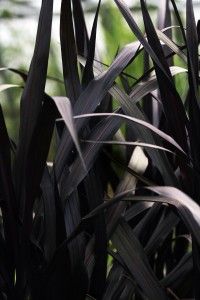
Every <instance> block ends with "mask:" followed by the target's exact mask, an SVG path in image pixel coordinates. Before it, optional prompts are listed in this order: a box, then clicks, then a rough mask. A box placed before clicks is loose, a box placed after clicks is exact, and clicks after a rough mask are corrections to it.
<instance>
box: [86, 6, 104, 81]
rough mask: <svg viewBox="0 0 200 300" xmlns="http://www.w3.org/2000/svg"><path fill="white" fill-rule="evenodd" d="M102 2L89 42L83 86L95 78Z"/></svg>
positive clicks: (97, 11) (98, 7)
mask: <svg viewBox="0 0 200 300" xmlns="http://www.w3.org/2000/svg"><path fill="white" fill-rule="evenodd" d="M100 5H101V0H99V2H98V6H97V10H96V14H95V18H94V22H93V26H92V32H91V36H90V42H89V52H88V56H87V60H86V65H85V68H84V72H83V78H82V84H83V86H87V84H88V83H89V82H90V81H91V80H92V79H93V78H94V74H93V61H94V56H95V45H96V33H97V22H98V16H99V10H100Z"/></svg>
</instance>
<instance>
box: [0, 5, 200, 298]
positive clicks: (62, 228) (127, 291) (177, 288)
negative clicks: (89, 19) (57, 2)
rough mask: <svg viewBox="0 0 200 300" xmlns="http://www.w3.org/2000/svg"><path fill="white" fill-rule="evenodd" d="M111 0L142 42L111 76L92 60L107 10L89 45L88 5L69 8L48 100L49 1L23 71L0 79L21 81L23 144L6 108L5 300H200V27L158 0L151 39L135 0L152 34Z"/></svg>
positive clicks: (2, 147)
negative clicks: (61, 88) (13, 133)
mask: <svg viewBox="0 0 200 300" xmlns="http://www.w3.org/2000/svg"><path fill="white" fill-rule="evenodd" d="M113 2H115V4H116V5H117V7H118V10H119V11H120V13H121V14H122V16H123V18H124V20H125V21H126V22H127V24H128V26H129V27H130V29H131V30H132V32H133V37H134V38H133V42H132V43H130V44H127V45H125V46H124V47H123V48H122V49H121V50H120V51H118V52H117V54H116V57H115V59H114V60H113V62H112V63H111V65H110V66H109V67H108V66H105V64H103V63H101V62H100V61H101V57H98V56H96V55H97V54H96V51H95V50H96V31H97V23H98V15H99V11H100V7H101V1H99V3H98V7H97V10H96V14H95V18H94V22H93V26H92V31H91V34H90V37H88V33H87V29H86V24H85V18H84V13H83V10H82V6H81V1H80V0H75V1H70V0H62V3H61V13H60V44H61V53H62V66H63V81H64V85H65V89H66V95H58V96H57V97H51V95H47V94H46V93H45V84H46V79H47V66H48V59H49V48H50V39H51V24H52V16H53V15H52V11H53V0H43V1H42V6H41V12H40V18H39V22H38V31H37V37H36V43H35V50H34V54H33V57H32V61H31V65H30V68H29V71H28V73H27V74H26V73H23V72H22V71H20V70H16V69H9V68H7V69H6V68H1V69H0V70H1V71H2V72H3V71H4V72H5V71H6V72H7V71H11V72H14V73H16V76H21V78H22V79H23V81H24V87H23V90H22V97H21V102H20V128H19V139H18V142H17V144H16V143H15V142H14V141H13V140H12V139H11V138H10V137H9V134H8V132H7V128H6V123H5V118H4V114H3V111H2V109H0V207H1V216H0V219H1V223H0V299H7V300H11V299H12V300H14V299H15V300H16V299H17V300H23V299H24V300H44V299H48V300H56V299H58V300H62V299H63V300H66V299H70V300H72V299H73V300H79V299H80V300H86V299H87V300H89V299H97V300H100V299H102V300H111V299H112V300H128V299H130V300H133V299H135V300H139V299H151V300H164V299H176V300H177V299H185V298H192V299H194V298H195V299H200V284H199V282H200V207H199V204H200V134H199V130H200V98H199V82H200V78H199V65H200V64H199V54H198V45H199V42H200V26H199V23H198V25H196V23H195V19H194V12H193V5H192V0H187V1H186V24H183V23H182V19H181V17H180V15H179V11H178V9H177V6H176V2H175V1H174V0H171V1H168V0H166V1H163V6H162V11H160V15H159V26H158V27H159V28H157V29H156V28H155V26H154V25H153V23H152V20H151V17H150V15H149V12H148V8H147V5H146V2H145V1H144V0H141V1H140V5H141V13H142V16H143V21H144V28H145V34H144V32H142V31H141V30H140V28H139V27H138V25H137V23H136V22H135V20H134V15H133V14H132V12H131V11H130V9H129V8H128V7H127V6H126V4H125V2H123V1H122V0H115V1H113ZM169 6H170V7H171V9H172V10H173V14H174V16H175V21H176V26H173V25H174V24H172V21H171V17H170V14H171V13H170V9H169ZM174 31H175V32H176V33H177V34H178V35H179V40H180V41H182V42H181V44H177V42H176V41H174V40H173V38H172V36H173V34H172V32H174ZM119 38H120V37H119ZM135 39H136V40H135ZM107 46H108V49H109V45H107ZM138 57H141V58H142V60H143V61H144V64H143V66H142V65H141V68H143V69H142V74H143V75H142V76H141V77H140V78H137V79H135V73H134V62H135V60H137V59H138ZM177 57H178V58H179V61H181V66H180V65H179V66H178V65H176V64H175V63H174V62H175V61H177ZM175 58H176V59H175ZM179 74H182V75H183V76H182V75H179ZM176 75H178V76H182V77H180V78H182V80H184V85H185V88H186V89H187V93H186V95H185V96H184V95H183V94H182V95H180V91H179V88H178V86H177V84H176V81H175V77H176ZM12 87H16V86H15V84H13V83H12V84H10V83H9V84H3V85H1V86H0V91H1V92H2V91H3V90H6V89H8V88H12ZM52 144H53V145H56V146H55V147H52ZM50 148H51V156H52V151H53V153H54V159H53V162H48V154H49V151H50ZM54 148H55V149H54Z"/></svg>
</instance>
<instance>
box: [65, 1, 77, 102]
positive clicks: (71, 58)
mask: <svg viewBox="0 0 200 300" xmlns="http://www.w3.org/2000/svg"><path fill="white" fill-rule="evenodd" d="M60 41H61V52H62V64H63V75H64V82H65V89H66V93H67V95H68V97H69V99H70V101H71V103H72V104H74V103H75V102H76V100H77V99H78V97H79V95H80V93H81V85H80V80H79V74H78V67H77V52H76V41H75V37H74V28H73V20H72V10H71V1H70V0H67V1H65V0H63V1H62V3H61V16H60Z"/></svg>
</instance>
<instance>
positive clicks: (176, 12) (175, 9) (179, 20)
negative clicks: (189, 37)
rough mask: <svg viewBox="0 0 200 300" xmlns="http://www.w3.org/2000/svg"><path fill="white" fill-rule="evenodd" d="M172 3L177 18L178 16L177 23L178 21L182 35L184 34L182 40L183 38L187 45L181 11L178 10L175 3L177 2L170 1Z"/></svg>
mask: <svg viewBox="0 0 200 300" xmlns="http://www.w3.org/2000/svg"><path fill="white" fill-rule="evenodd" d="M170 2H171V3H172V6H173V9H174V13H175V16H176V18H177V21H178V24H179V26H180V29H181V33H182V38H183V40H184V42H185V44H186V35H185V30H184V26H183V22H182V19H181V16H180V13H179V10H178V8H177V5H176V2H175V0H170Z"/></svg>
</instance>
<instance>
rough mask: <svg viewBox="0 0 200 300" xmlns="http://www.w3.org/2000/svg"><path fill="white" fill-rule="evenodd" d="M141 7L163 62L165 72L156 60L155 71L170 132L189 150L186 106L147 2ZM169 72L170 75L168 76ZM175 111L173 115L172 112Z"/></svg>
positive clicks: (152, 45)
mask: <svg viewBox="0 0 200 300" xmlns="http://www.w3.org/2000/svg"><path fill="white" fill-rule="evenodd" d="M141 8H142V13H143V19H144V25H145V29H146V33H147V38H148V42H149V44H150V45H151V47H152V49H153V50H154V52H155V53H156V55H157V57H158V58H159V61H160V62H161V64H162V67H163V69H164V70H165V72H163V71H162V69H160V66H158V65H157V63H156V62H155V61H154V64H155V71H156V75H157V80H158V84H159V91H160V94H161V99H162V102H163V106H164V112H165V115H166V118H167V121H168V123H169V124H170V132H171V134H172V135H173V136H174V137H175V139H176V140H177V142H178V143H179V144H180V145H181V146H182V147H183V149H185V151H187V149H188V146H187V139H186V131H185V126H186V125H187V117H186V114H185V111H184V106H183V104H182V101H181V98H180V96H179V94H178V93H177V91H176V89H175V86H174V85H173V82H172V78H171V75H170V71H169V67H168V64H167V62H166V60H165V56H164V53H163V50H162V47H161V45H160V42H159V39H158V36H157V34H156V31H155V29H154V27H153V23H152V21H151V18H150V16H149V13H148V10H147V7H146V4H145V2H144V1H143V0H141ZM165 74H167V75H168V76H166V75H165ZM171 111H173V112H174V113H173V117H172V113H171Z"/></svg>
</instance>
